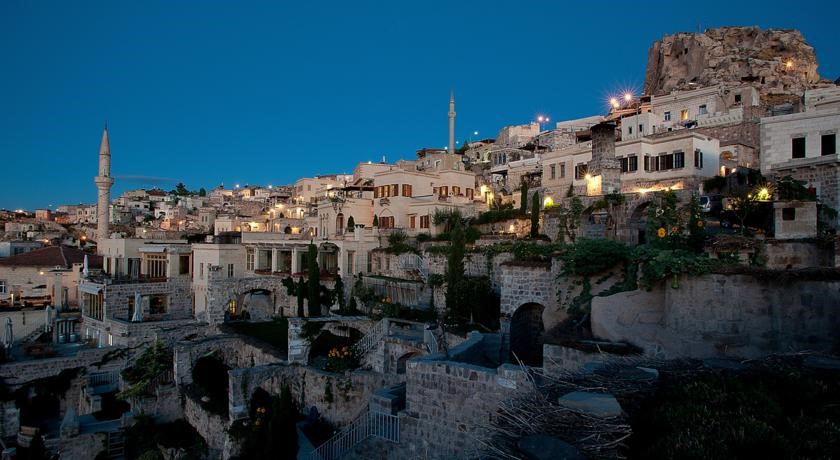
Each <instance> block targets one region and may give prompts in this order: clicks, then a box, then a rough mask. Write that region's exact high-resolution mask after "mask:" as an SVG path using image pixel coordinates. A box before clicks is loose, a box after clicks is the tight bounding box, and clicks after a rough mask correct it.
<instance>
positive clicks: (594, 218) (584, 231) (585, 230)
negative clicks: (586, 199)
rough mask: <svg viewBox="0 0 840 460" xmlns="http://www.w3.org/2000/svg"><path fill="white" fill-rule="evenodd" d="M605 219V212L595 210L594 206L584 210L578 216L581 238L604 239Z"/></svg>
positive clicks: (606, 217) (605, 231)
mask: <svg viewBox="0 0 840 460" xmlns="http://www.w3.org/2000/svg"><path fill="white" fill-rule="evenodd" d="M607 219H608V216H607V211H605V210H603V209H595V207H594V206H590V207H588V208H586V209H585V210H584V211H583V213H582V214H581V216H580V226H581V236H583V237H584V238H591V239H597V238H605V237H606V235H607Z"/></svg>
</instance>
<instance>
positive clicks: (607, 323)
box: [592, 274, 840, 358]
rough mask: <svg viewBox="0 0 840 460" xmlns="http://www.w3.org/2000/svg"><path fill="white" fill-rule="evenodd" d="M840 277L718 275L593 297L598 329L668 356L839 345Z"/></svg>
mask: <svg viewBox="0 0 840 460" xmlns="http://www.w3.org/2000/svg"><path fill="white" fill-rule="evenodd" d="M838 293H840V281H809V280H807V279H797V277H795V276H789V277H787V281H785V280H784V279H783V278H782V277H776V279H759V278H756V277H753V276H750V275H720V274H710V275H704V276H699V277H695V278H683V279H681V280H680V288H679V289H671V288H670V287H665V286H659V287H657V288H655V289H653V290H652V291H650V292H648V291H632V292H622V293H619V294H615V295H612V296H609V297H596V298H594V299H593V301H592V332H593V334H594V335H595V336H596V337H598V338H601V339H606V340H611V341H627V342H629V343H632V344H634V345H636V346H639V347H641V348H642V349H643V350H645V352H646V353H648V354H654V355H657V356H660V357H663V358H676V357H694V358H707V357H712V356H720V355H726V356H737V357H745V358H754V357H760V356H764V355H767V354H770V353H778V352H791V351H798V350H823V351H827V350H832V349H833V348H834V347H835V346H836V345H837V341H838V338H837V330H838V328H840V314H838V312H840V302H838V298H840V296H838Z"/></svg>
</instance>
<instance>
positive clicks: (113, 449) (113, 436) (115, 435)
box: [108, 429, 125, 458]
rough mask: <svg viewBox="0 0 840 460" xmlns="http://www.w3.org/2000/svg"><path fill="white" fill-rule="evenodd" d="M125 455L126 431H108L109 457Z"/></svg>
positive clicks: (122, 456)
mask: <svg viewBox="0 0 840 460" xmlns="http://www.w3.org/2000/svg"><path fill="white" fill-rule="evenodd" d="M124 457H125V432H124V431H123V430H122V429H119V430H117V431H109V432H108V458H124Z"/></svg>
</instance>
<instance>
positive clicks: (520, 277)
mask: <svg viewBox="0 0 840 460" xmlns="http://www.w3.org/2000/svg"><path fill="white" fill-rule="evenodd" d="M556 277H557V276H556V274H555V273H554V270H553V269H552V266H551V264H544V265H532V264H528V265H520V264H516V263H515V262H512V263H509V264H505V265H503V266H502V267H501V285H500V288H501V293H502V299H501V300H502V306H501V311H502V314H503V315H512V314H513V313H514V312H515V311H516V309H517V308H519V307H520V306H521V305H523V304H526V303H538V304H540V305H542V306H544V307H546V308H548V307H549V306H551V307H555V306H556V304H557V288H556V284H557V283H556Z"/></svg>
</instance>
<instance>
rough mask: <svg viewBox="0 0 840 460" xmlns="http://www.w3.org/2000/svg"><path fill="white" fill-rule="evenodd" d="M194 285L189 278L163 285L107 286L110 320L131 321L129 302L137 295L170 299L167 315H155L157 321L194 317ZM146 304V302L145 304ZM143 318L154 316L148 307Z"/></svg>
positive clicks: (175, 279)
mask: <svg viewBox="0 0 840 460" xmlns="http://www.w3.org/2000/svg"><path fill="white" fill-rule="evenodd" d="M191 287H192V283H191V281H190V278H189V277H188V276H178V277H174V278H169V279H167V280H166V281H165V282H161V283H131V284H108V285H106V286H105V289H104V295H105V297H104V298H105V302H106V305H107V306H106V310H107V313H106V314H107V315H108V318H116V319H121V320H124V321H129V320H131V318H130V317H129V311H128V302H129V299H134V295H135V294H140V295H143V296H147V295H152V294H165V295H167V296H168V298H169V303H168V304H167V307H166V313H164V314H161V315H154V317H155V318H156V319H165V320H170V319H187V318H192V317H193V297H192V290H191ZM144 304H146V302H144ZM143 310H144V311H143V317H144V318H150V317H152V315H150V313H149V309H148V307H147V306H146V305H144V308H143Z"/></svg>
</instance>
